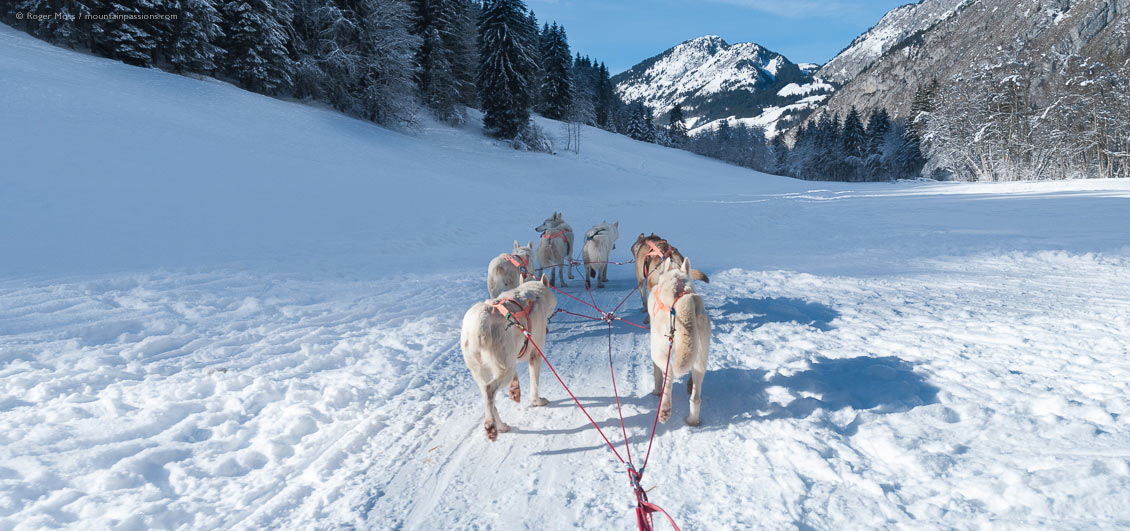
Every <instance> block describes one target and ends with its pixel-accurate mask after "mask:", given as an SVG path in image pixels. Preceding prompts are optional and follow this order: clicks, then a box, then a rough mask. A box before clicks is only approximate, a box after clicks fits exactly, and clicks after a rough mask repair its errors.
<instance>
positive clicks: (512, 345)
mask: <svg viewBox="0 0 1130 531" xmlns="http://www.w3.org/2000/svg"><path fill="white" fill-rule="evenodd" d="M556 309H557V297H556V296H554V294H553V291H552V290H550V289H549V280H548V279H547V278H546V277H545V276H544V275H543V276H542V277H541V279H540V280H528V281H526V282H523V283H521V284H519V285H518V287H517V288H514V289H512V290H508V291H504V292H502V293H501V294H499V296H498V297H494V298H491V299H490V300H486V301H483V302H479V303H475V305H474V306H471V309H469V310H467V313H466V315H464V316H463V328H462V332H461V333H460V337H459V345H460V347H462V349H463V361H464V362H465V363H466V364H467V368H468V369H470V370H471V376H472V377H474V378H475V382H476V383H478V385H479V390H480V391H482V394H483V407H484V408H485V409H486V421H485V422H484V423H483V429H484V430H485V431H486V436H487V438H488V439H490V440H492V441H493V440H495V439H497V438H498V434H499V433H500V432H506V431H508V430H509V429H510V427H509V426H507V425H506V424H504V423H503V422H502V419H501V418H499V416H498V409H497V408H496V407H495V405H494V395H495V393H497V392H498V388H499V387H501V386H502V384H504V383H507V382H509V383H510V399H511V400H513V401H515V402H521V400H522V390H521V388H520V387H519V385H518V372H517V365H518V362H519V361H528V362H529V364H530V393H531V398H530V406H533V407H537V406H544V405H545V404H546V403H547V402H546V400H545V399H544V398H542V397H541V396H540V395H539V394H538V379H539V377H540V376H541V362H542V359H541V355H540V354H539V353H538V352H539V349H540V350H542V351H544V350H545V336H546V329H547V327H548V324H549V316H550V315H553V312H554V311H555V310H556ZM526 332H528V335H527V333H526ZM531 342H532V343H531Z"/></svg>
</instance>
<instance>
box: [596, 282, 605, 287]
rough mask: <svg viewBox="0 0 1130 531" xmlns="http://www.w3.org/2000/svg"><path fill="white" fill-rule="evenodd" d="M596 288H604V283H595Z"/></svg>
mask: <svg viewBox="0 0 1130 531" xmlns="http://www.w3.org/2000/svg"><path fill="white" fill-rule="evenodd" d="M596 287H598V288H603V287H604V283H603V282H597V283H596Z"/></svg>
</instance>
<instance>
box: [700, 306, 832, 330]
mask: <svg viewBox="0 0 1130 531" xmlns="http://www.w3.org/2000/svg"><path fill="white" fill-rule="evenodd" d="M713 310H715V311H714V312H713V313H714V315H713V316H712V318H713V319H715V320H716V321H718V322H739V321H742V322H752V323H754V324H756V325H758V326H760V325H763V324H766V323H798V324H802V325H808V326H811V327H813V328H815V329H817V330H820V331H823V332H827V331H829V330H831V329H832V324H831V323H832V321H834V320H836V319H837V318H839V316H840V312H838V311H836V310H835V309H833V308H832V307H831V306H827V305H825V304H820V303H817V302H808V301H806V300H802V299H794V298H788V297H768V298H762V299H745V298H735V299H729V298H728V299H727V300H726V302H725V303H724V304H721V305H719V306H717V307H715V308H713ZM719 314H721V315H719Z"/></svg>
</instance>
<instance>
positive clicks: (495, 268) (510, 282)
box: [487, 240, 534, 298]
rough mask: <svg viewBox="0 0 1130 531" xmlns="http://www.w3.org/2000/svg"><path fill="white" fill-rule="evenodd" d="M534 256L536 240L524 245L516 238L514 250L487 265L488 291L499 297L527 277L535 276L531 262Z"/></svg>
mask: <svg viewBox="0 0 1130 531" xmlns="http://www.w3.org/2000/svg"><path fill="white" fill-rule="evenodd" d="M533 257H534V242H532V241H531V242H526V245H525V246H524V247H523V246H520V245H518V240H514V251H513V252H511V253H509V254H508V253H502V254H500V255H498V256H496V257H494V258H492V259H491V261H490V265H488V266H487V292H489V293H490V296H491V297H492V298H493V297H497V296H498V294H499V293H502V292H504V291H506V290H511V289H514V288H516V287H518V284H520V283H521V282H523V281H525V280H526V279H528V278H534V273H533V264H532V263H530V260H531V259H532V258H533ZM523 271H525V272H524V273H523Z"/></svg>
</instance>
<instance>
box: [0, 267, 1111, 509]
mask: <svg viewBox="0 0 1130 531" xmlns="http://www.w3.org/2000/svg"><path fill="white" fill-rule="evenodd" d="M930 267H932V268H934V270H935V273H934V274H929V275H907V276H896V277H886V278H874V277H836V276H816V275H811V274H804V273H794V272H787V271H749V270H742V269H730V270H725V271H722V272H719V273H716V274H715V275H713V277H714V278H713V279H712V282H711V283H710V284H701V283H700V284H699V287H700V290H701V291H702V292H703V293H704V294H705V296H706V300H707V305H708V311H709V312H710V315H711V318H712V319H713V322H714V341H713V345H712V352H711V358H710V365H709V371H708V373H707V376H706V379H705V383H704V397H703V419H704V420H703V425H702V426H701V427H699V428H688V427H686V426H685V425H683V423H682V422H681V419H682V418H683V417H684V416H685V415H686V413H687V407H688V406H687V400H686V397H687V395H686V393H685V390H684V387H683V386H682V385H676V386H675V387H674V389H675V393H676V394H675V402H674V412H673V415H672V420H671V421H670V422H668V423H667V424H666V425H660V428H659V431H658V435H657V437H656V443H655V448H654V450H653V455H652V460H651V464H650V465H649V467H648V470H647V472H646V475H645V480H644V484H645V487H647V488H654V490H652V491H651V492H650V497H651V498H652V500H653V501H656V502H657V503H659V504H660V505H661V506H663V507H664V508H666V509H667V510H668V511H669V512H671V513H672V514H673V515H675V516H676V518H677V519H678V521H679V522H680V524H681V525H683V526H684V527H686V528H698V527H708V528H719V529H723V528H741V527H767V528H776V527H791V526H796V527H800V528H808V527H813V528H829V529H834V528H842V527H881V526H887V525H916V526H917V525H927V526H929V524H927V523H928V522H945V523H946V527H950V526H954V527H967V526H977V525H1004V526H1013V525H1020V526H1052V527H1075V526H1081V525H1089V524H1100V525H1104V524H1105V525H1110V526H1123V525H1127V524H1130V520H1128V519H1127V518H1126V517H1125V507H1126V506H1127V504H1128V503H1130V445H1128V442H1130V426H1127V418H1128V417H1127V413H1128V411H1127V409H1128V407H1130V406H1128V404H1127V398H1126V397H1127V391H1128V389H1127V387H1128V384H1127V382H1130V362H1128V361H1127V359H1128V358H1127V354H1130V352H1128V351H1127V347H1126V341H1125V339H1126V338H1127V337H1130V299H1128V298H1127V296H1126V293H1125V290H1124V283H1123V282H1122V279H1124V278H1125V275H1126V274H1127V272H1130V262H1127V261H1126V260H1125V259H1121V258H1112V257H1098V256H1088V255H1071V254H1067V253H1053V252H1041V253H1030V254H1026V253H1012V254H1006V255H998V256H983V257H976V258H970V257H963V258H943V259H935V260H932V261H931V264H930ZM1017 269H1020V270H1023V271H1025V272H1026V273H1027V274H1026V275H1023V276H1017V275H1015V274H1013V272H1014V271H1015V270H1017ZM480 276H481V275H477V274H473V273H467V274H465V275H455V276H450V275H449V276H447V277H446V278H443V279H436V278H431V277H428V276H403V277H401V278H396V279H389V280H386V281H369V282H360V281H314V280H298V279H292V278H286V277H282V276H272V275H266V274H259V273H252V272H210V273H174V272H164V273H151V274H136V275H131V276H128V277H103V278H95V279H90V280H75V281H70V282H62V283H53V284H43V285H32V286H27V285H26V284H27V283H26V282H25V283H13V282H7V283H4V284H0V295H2V297H0V301H2V302H0V322H3V323H5V325H4V329H3V335H0V352H2V353H3V356H4V360H5V364H4V366H3V369H2V371H0V379H2V381H3V396H2V397H0V434H3V435H2V437H3V446H2V448H3V450H2V454H0V463H2V464H0V492H2V493H3V498H0V515H2V516H0V518H2V519H0V525H2V526H3V527H5V528H35V527H50V526H58V525H78V524H79V523H80V522H81V523H82V524H83V525H84V526H85V525H90V526H94V527H119V528H154V527H160V528H175V527H178V526H180V525H188V526H190V527H194V528H276V527H290V528H303V527H310V526H313V527H318V528H339V527H348V526H356V527H377V528H389V527H391V528H407V529H427V528H436V527H444V528H446V527H495V526H497V527H505V528H520V527H541V526H545V527H551V528H572V527H583V528H594V527H603V526H605V525H607V524H608V523H610V522H630V521H631V518H632V516H631V509H632V498H631V491H630V488H629V487H628V485H627V481H626V478H625V474H624V471H623V468H622V467H621V466H620V465H619V464H618V463H617V462H616V461H615V458H614V457H613V456H612V453H611V452H610V451H609V450H607V448H606V447H605V446H604V444H603V442H602V441H601V440H600V438H599V436H598V435H597V434H596V432H595V430H593V429H592V428H591V426H589V425H588V422H587V421H586V420H585V419H584V417H583V416H582V415H581V414H580V412H579V411H577V410H576V408H575V407H574V406H573V405H572V402H571V401H570V399H569V398H568V396H567V395H566V394H565V393H564V391H563V390H562V389H561V388H560V386H559V385H558V383H557V382H556V380H554V379H553V376H552V374H550V373H549V371H548V370H546V371H543V372H544V374H543V375H542V390H543V391H542V394H543V396H544V397H546V398H548V399H549V400H550V404H549V406H547V407H545V408H530V407H528V406H527V405H526V404H525V403H523V404H522V405H518V404H514V403H512V402H510V401H508V400H506V399H505V397H503V396H501V395H500V406H499V409H500V412H501V414H502V415H503V417H504V420H505V421H506V422H507V423H509V424H510V425H511V426H512V428H513V430H512V431H511V432H510V433H506V434H502V435H501V436H500V439H499V441H498V442H496V443H493V444H492V443H490V442H488V441H487V440H486V439H485V437H483V435H482V433H481V423H482V411H481V402H480V401H479V399H478V397H477V391H476V390H475V389H474V384H473V381H472V380H471V378H470V376H469V374H468V373H467V371H466V368H465V367H464V366H463V363H462V358H461V355H460V353H459V348H458V344H457V338H458V327H459V322H460V317H461V316H462V312H463V310H464V309H465V308H466V307H467V306H468V305H469V304H470V303H472V302H473V301H475V300H477V299H481V298H483V297H484V294H485V289H484V288H483V286H482V285H481V284H482V281H481V278H480ZM611 278H612V279H613V280H612V282H611V283H610V284H609V286H608V287H606V288H604V289H602V290H598V293H597V296H598V302H600V305H601V306H602V307H608V306H612V305H613V304H614V303H615V302H616V301H618V300H619V299H620V298H621V297H622V296H623V295H624V294H626V293H627V290H629V289H631V287H632V286H633V285H634V279H633V278H632V277H631V271H630V268H628V267H620V268H617V269H615V270H613V273H612V275H611ZM580 285H581V282H580V281H579V280H578V281H577V282H575V283H574V284H573V285H572V286H573V287H571V288H568V291H569V292H570V293H574V294H583V288H580V287H578V286H580ZM421 287H426V289H427V292H428V295H427V297H426V301H424V300H421V296H420V288H421ZM559 300H560V301H562V302H561V303H560V304H561V306H562V307H565V308H570V309H572V310H573V311H579V312H583V311H584V307H583V306H580V305H579V304H577V303H575V302H573V301H569V300H568V299H566V298H565V297H559ZM625 307H626V308H627V310H626V313H625V315H626V317H627V318H629V319H632V318H635V319H636V320H640V319H642V314H641V312H640V310H639V302H638V297H637V296H635V295H633V296H632V298H630V299H629V301H628V302H627V303H626V304H625ZM612 332H613V333H612V342H613V356H614V360H615V369H616V373H617V376H618V381H619V386H620V389H621V394H622V400H623V402H622V405H623V408H624V416H625V420H626V425H627V430H628V436H629V441H630V443H631V444H632V448H631V450H632V452H633V454H632V455H633V457H634V458H635V460H636V462H637V463H639V462H640V459H641V457H642V453H643V451H644V449H645V448H646V438H647V433H648V428H649V427H650V422H651V418H652V415H653V414H654V408H655V406H656V402H657V399H656V398H655V397H653V396H651V395H650V394H649V392H650V385H651V382H650V374H649V366H648V361H647V358H646V347H647V341H646V333H645V332H644V331H642V330H637V329H634V328H631V327H628V326H625V325H617V326H616V327H614V328H613V330H612ZM607 341H608V339H607V328H606V326H605V325H604V324H602V323H593V322H586V321H583V320H581V319H579V318H576V317H572V316H567V315H564V314H560V315H558V316H557V317H556V318H555V320H554V322H553V323H552V325H551V333H550V339H549V348H548V351H547V355H548V356H549V359H550V360H551V362H552V363H553V364H554V366H555V367H556V368H557V369H558V370H559V371H560V373H561V375H562V377H563V378H564V379H565V380H566V382H567V383H569V384H570V385H571V387H572V388H573V390H574V392H575V393H576V394H577V396H578V397H579V398H580V400H581V401H582V403H583V404H585V405H586V407H589V409H590V412H591V413H592V414H593V416H594V418H595V419H597V421H598V422H599V423H600V425H601V427H602V428H603V429H604V430H605V432H606V433H607V434H608V436H609V437H610V438H611V439H612V440H613V441H614V442H615V443H616V444H617V446H618V450H620V451H621V452H623V447H622V437H621V433H620V429H619V423H618V420H617V416H616V413H615V404H614V402H613V401H612V393H611V388H610V382H609V378H608V371H607ZM519 374H520V379H521V380H522V382H523V389H524V390H525V391H527V392H528V389H529V385H528V377H527V373H526V372H525V370H524V366H522V367H521V370H520V371H519ZM680 384H681V382H680ZM524 398H526V399H527V400H528V398H529V397H528V395H526V396H524ZM484 491H489V492H490V494H489V495H484Z"/></svg>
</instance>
